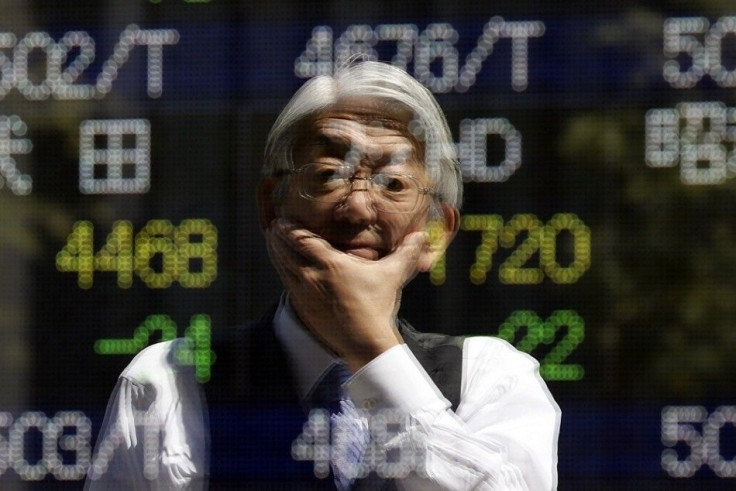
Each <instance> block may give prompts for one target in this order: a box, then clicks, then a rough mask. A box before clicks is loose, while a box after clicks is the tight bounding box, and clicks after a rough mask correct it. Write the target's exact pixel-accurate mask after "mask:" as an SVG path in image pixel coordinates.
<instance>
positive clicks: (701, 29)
mask: <svg viewBox="0 0 736 491" xmlns="http://www.w3.org/2000/svg"><path fill="white" fill-rule="evenodd" d="M708 26H709V24H708V20H707V19H705V18H703V17H676V18H671V19H667V20H665V21H664V55H665V56H666V57H667V58H671V59H670V60H667V61H666V62H665V63H664V66H663V69H662V75H663V76H664V79H665V80H666V81H667V82H669V84H670V85H671V86H672V87H674V88H676V89H688V88H691V87H694V86H695V84H697V83H698V82H699V81H700V79H701V78H703V75H704V74H705V72H706V68H707V65H706V58H705V48H704V46H703V44H702V43H701V42H700V41H698V39H697V38H696V37H695V36H692V34H704V33H705V32H707V30H708ZM681 53H683V54H686V55H688V56H689V57H690V59H691V60H692V65H691V66H689V67H688V68H687V69H686V70H684V71H683V70H682V67H681V66H680V63H679V62H678V61H677V59H676V58H677V57H678V56H679V55H680V54H681Z"/></svg>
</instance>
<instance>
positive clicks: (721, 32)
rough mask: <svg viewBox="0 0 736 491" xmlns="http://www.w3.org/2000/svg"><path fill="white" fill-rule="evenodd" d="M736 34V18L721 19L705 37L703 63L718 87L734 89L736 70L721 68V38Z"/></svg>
mask: <svg viewBox="0 0 736 491" xmlns="http://www.w3.org/2000/svg"><path fill="white" fill-rule="evenodd" d="M728 34H736V17H721V18H720V19H718V21H716V23H715V24H713V27H711V28H710V31H708V34H707V35H706V36H705V56H706V58H705V62H706V66H707V67H708V74H709V75H710V76H711V78H713V80H715V82H716V83H717V84H718V85H719V86H720V87H736V70H727V69H726V67H724V66H723V64H722V62H723V56H722V54H723V53H722V52H723V38H724V37H726V35H728Z"/></svg>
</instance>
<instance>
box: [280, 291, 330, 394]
mask: <svg viewBox="0 0 736 491" xmlns="http://www.w3.org/2000/svg"><path fill="white" fill-rule="evenodd" d="M273 325H274V330H275V332H276V337H277V338H278V340H279V341H280V342H281V345H282V346H283V347H284V350H285V351H286V356H287V357H288V358H289V362H290V364H291V370H292V373H293V375H294V376H295V377H296V381H297V385H298V388H299V398H300V399H304V398H305V397H306V396H307V394H309V392H310V391H311V389H312V386H314V384H315V383H317V382H318V381H319V380H320V379H321V378H322V375H323V374H324V373H325V372H326V371H327V369H329V368H330V367H331V366H332V365H334V364H336V363H342V361H341V360H340V359H339V358H338V357H337V356H335V354H334V353H331V352H330V351H329V350H327V349H326V348H325V347H324V346H322V344H321V343H320V342H319V341H318V340H317V339H316V338H315V337H314V336H313V335H312V333H310V332H309V331H308V330H307V328H306V327H304V325H303V324H302V323H301V321H300V320H299V319H298V318H297V316H296V314H295V313H294V310H293V309H292V308H291V305H289V301H288V293H287V292H284V294H283V295H281V300H280V301H279V306H278V308H277V309H276V314H275V315H274V317H273Z"/></svg>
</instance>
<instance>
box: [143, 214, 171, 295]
mask: <svg viewBox="0 0 736 491" xmlns="http://www.w3.org/2000/svg"><path fill="white" fill-rule="evenodd" d="M173 235H174V226H173V225H171V222H170V221H168V220H150V221H149V222H148V223H147V224H146V226H145V227H143V229H142V230H141V231H140V232H138V235H136V238H135V271H136V273H138V276H139V277H140V279H141V280H143V282H144V283H145V284H146V285H147V286H148V287H149V288H168V287H169V286H171V283H172V282H173V281H174V279H175V278H176V270H177V267H176V263H177V257H176V249H175V246H174V243H173V241H172V238H173ZM158 255H160V258H161V267H160V269H161V271H160V272H157V271H156V270H154V268H153V267H152V266H151V260H152V259H154V258H155V257H156V256H158Z"/></svg>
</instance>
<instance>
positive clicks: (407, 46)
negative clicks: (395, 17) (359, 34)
mask: <svg viewBox="0 0 736 491" xmlns="http://www.w3.org/2000/svg"><path fill="white" fill-rule="evenodd" d="M375 32H376V36H377V37H378V40H379V41H396V54H395V55H394V56H393V57H392V58H391V63H392V64H393V65H395V66H397V67H400V68H403V69H404V70H406V66H407V65H408V63H409V62H410V61H411V60H412V58H413V57H414V44H416V42H417V37H418V36H419V34H418V33H419V30H418V29H417V26H415V25H414V24H381V25H378V26H376V31H375Z"/></svg>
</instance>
